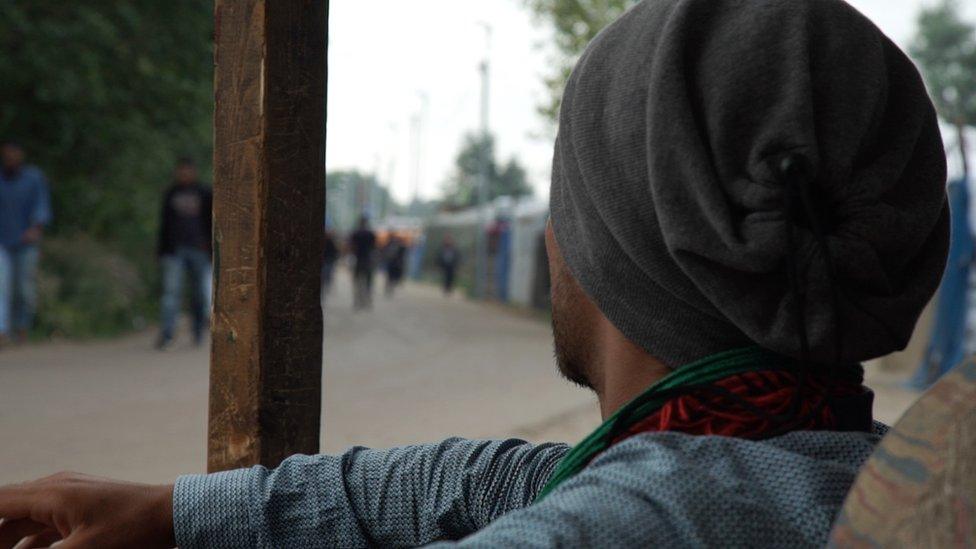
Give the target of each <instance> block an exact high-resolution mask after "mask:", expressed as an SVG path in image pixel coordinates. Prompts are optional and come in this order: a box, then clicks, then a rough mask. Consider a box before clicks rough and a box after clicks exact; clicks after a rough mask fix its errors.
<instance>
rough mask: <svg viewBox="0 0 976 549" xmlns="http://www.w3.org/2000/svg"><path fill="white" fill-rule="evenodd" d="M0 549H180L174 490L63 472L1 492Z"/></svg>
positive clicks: (167, 487) (9, 487) (6, 488)
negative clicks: (53, 548)
mask: <svg viewBox="0 0 976 549" xmlns="http://www.w3.org/2000/svg"><path fill="white" fill-rule="evenodd" d="M0 519H2V522H0V549H11V548H13V547H14V546H15V545H17V544H18V543H20V542H21V541H22V540H23V542H24V545H20V546H18V549H24V548H33V547H47V546H49V545H51V544H52V543H54V542H55V541H57V540H63V541H61V543H60V544H58V545H57V547H58V548H59V549H83V548H84V549H87V548H89V547H97V548H101V549H122V548H128V547H139V548H146V549H152V548H155V547H159V548H169V547H173V546H175V545H176V540H175V539H174V532H173V486H172V485H167V486H153V485H149V484H135V483H130V482H119V481H114V480H108V479H101V478H96V477H90V476H86V475H79V474H75V473H59V474H57V475H54V476H50V477H47V478H43V479H41V480H36V481H33V482H26V483H24V484H14V485H11V486H4V487H0Z"/></svg>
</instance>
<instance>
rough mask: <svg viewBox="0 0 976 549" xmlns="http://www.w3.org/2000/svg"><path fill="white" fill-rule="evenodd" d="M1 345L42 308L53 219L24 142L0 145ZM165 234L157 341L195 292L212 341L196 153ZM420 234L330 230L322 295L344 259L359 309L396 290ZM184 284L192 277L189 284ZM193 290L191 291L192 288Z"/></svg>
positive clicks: (451, 278)
mask: <svg viewBox="0 0 976 549" xmlns="http://www.w3.org/2000/svg"><path fill="white" fill-rule="evenodd" d="M0 163H2V169H0V348H2V347H4V346H8V345H10V344H12V343H22V342H24V341H26V340H27V337H28V334H29V332H30V329H31V327H32V326H33V322H34V317H35V313H36V309H37V274H38V266H39V260H40V255H41V253H40V249H41V241H42V238H43V236H44V231H45V229H46V228H47V227H48V226H49V225H50V223H51V221H52V217H53V216H52V208H51V195H50V189H49V186H48V181H47V179H46V177H45V176H44V173H43V172H42V171H41V170H40V169H39V168H38V167H36V166H33V165H31V164H28V163H27V162H26V154H25V151H24V148H23V146H22V145H21V144H20V143H18V142H15V141H5V142H3V143H2V145H0ZM161 204H162V211H161V214H160V227H159V239H158V242H157V246H156V251H157V255H158V259H159V269H160V281H161V291H160V294H159V304H160V325H159V326H160V328H159V336H158V339H157V340H156V348H157V349H160V350H165V349H167V348H169V347H171V346H172V344H173V342H174V340H175V337H176V332H177V324H178V320H179V316H180V312H181V309H182V305H183V303H182V302H183V298H184V295H186V294H188V295H189V301H190V317H191V334H190V335H191V338H192V341H193V343H194V344H196V345H202V344H204V343H205V341H206V335H207V329H208V327H209V324H210V311H211V300H212V291H213V285H212V281H213V263H212V249H211V234H212V230H213V214H212V212H213V193H212V191H211V189H210V187H209V186H207V185H205V184H204V183H202V182H201V180H200V174H199V170H198V168H197V165H196V164H195V162H194V161H193V160H192V159H189V158H183V159H180V160H179V161H178V162H177V163H176V166H175V168H174V170H173V182H172V184H170V185H169V186H168V187H167V188H166V190H165V191H164V193H163V196H162V202H161ZM416 239H417V234H416V233H412V232H408V231H398V230H395V229H386V230H378V231H377V230H374V229H373V228H372V227H371V226H370V221H369V218H368V217H367V216H366V215H364V216H363V217H362V218H361V219H360V221H359V224H358V226H357V228H356V229H355V230H353V231H351V232H350V233H349V234H348V235H347V236H346V238H345V239H344V240H342V239H340V238H339V236H338V235H337V234H336V231H334V230H333V229H330V228H327V229H326V230H325V246H324V249H323V253H322V271H321V272H322V295H323V298H325V297H326V296H327V295H328V294H329V292H330V289H331V287H332V285H333V280H334V276H335V272H336V269H337V267H338V266H339V265H340V264H341V263H342V262H343V261H344V260H345V261H346V262H348V264H349V265H350V268H351V272H352V280H353V286H354V291H353V308H354V309H355V310H364V309H369V308H371V307H372V304H373V286H374V278H375V277H376V274H377V272H378V271H382V272H384V273H385V274H386V286H385V289H384V291H385V294H386V296H388V297H393V295H394V294H395V292H396V290H397V288H398V287H399V286H400V285H401V283H402V281H403V279H404V277H405V275H406V273H407V267H408V257H409V255H410V253H411V252H412V251H414V250H415V244H416ZM436 254H437V256H436V263H437V265H438V267H439V269H440V271H441V273H442V287H443V290H444V293H445V295H450V294H451V293H452V292H453V291H454V286H455V281H456V274H457V269H458V266H459V265H460V264H461V253H460V251H459V250H458V249H457V246H456V245H455V242H454V239H453V238H452V237H451V236H450V235H448V236H446V237H444V240H443V242H442V243H441V244H440V246H439V248H438V249H437V251H436ZM184 284H187V285H186V286H184ZM186 290H188V291H186Z"/></svg>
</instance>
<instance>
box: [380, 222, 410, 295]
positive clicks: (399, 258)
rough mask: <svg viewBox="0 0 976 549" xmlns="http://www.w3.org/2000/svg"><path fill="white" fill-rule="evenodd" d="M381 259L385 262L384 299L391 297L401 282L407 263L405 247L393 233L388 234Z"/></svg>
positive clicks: (401, 239)
mask: <svg viewBox="0 0 976 549" xmlns="http://www.w3.org/2000/svg"><path fill="white" fill-rule="evenodd" d="M383 259H384V260H385V261H386V297H393V293H394V292H395V291H396V288H397V286H399V285H400V282H402V281H403V271H404V269H405V266H406V262H407V245H406V243H405V242H404V241H403V238H401V237H400V235H398V234H396V233H395V232H390V241H389V242H388V243H387V244H386V247H385V248H384V249H383Z"/></svg>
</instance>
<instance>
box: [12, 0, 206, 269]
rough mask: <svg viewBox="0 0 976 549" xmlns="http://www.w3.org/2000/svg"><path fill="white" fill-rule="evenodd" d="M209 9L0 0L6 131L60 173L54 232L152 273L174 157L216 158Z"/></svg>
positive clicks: (104, 0)
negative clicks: (93, 243) (213, 154)
mask: <svg viewBox="0 0 976 549" xmlns="http://www.w3.org/2000/svg"><path fill="white" fill-rule="evenodd" d="M212 19H213V6H212V3H211V2H209V1H206V0H168V1H166V2H158V1H155V0H133V1H127V2H116V1H112V0H88V1H84V2H64V1H63V0H5V1H3V2H0V74H2V75H3V85H0V136H3V137H5V138H8V139H16V140H18V141H20V142H22V143H23V144H24V146H25V148H26V150H27V153H28V161H29V162H31V163H34V164H37V165H38V166H40V167H41V168H42V169H43V170H44V171H45V172H46V173H47V175H48V177H49V179H50V180H51V188H52V198H53V203H54V208H55V222H54V226H53V227H52V231H53V232H54V233H55V235H54V236H56V237H57V238H61V239H63V238H69V239H70V238H74V237H75V236H84V237H86V238H91V239H94V240H95V241H97V242H98V243H99V246H95V247H92V249H106V250H110V251H112V253H113V254H114V253H117V252H120V253H121V254H122V257H124V258H126V259H127V260H129V261H131V262H133V264H134V265H136V266H137V267H139V269H140V270H141V271H142V272H143V273H144V274H146V275H148V274H150V273H152V270H153V269H152V266H153V263H152V255H153V251H154V250H153V248H154V245H153V243H154V236H155V232H156V223H157V219H158V212H159V208H160V200H161V197H160V194H161V192H162V189H163V187H164V186H165V185H166V184H168V183H169V181H170V176H171V172H172V168H173V164H174V161H175V159H176V158H177V157H179V156H184V155H189V156H192V157H193V158H195V159H197V160H198V161H199V162H201V164H202V165H203V168H206V167H207V166H209V161H210V160H209V159H210V155H211V150H212V148H211V147H212V145H211V141H212V129H211V114H212V104H213V99H212V95H213V92H212V87H213V84H212V83H213V76H212V73H213V56H212V53H211V51H212V45H211V44H212V34H213V28H212V26H213V23H212ZM202 172H203V173H207V170H206V169H203V170H202Z"/></svg>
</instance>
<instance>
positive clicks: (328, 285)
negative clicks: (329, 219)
mask: <svg viewBox="0 0 976 549" xmlns="http://www.w3.org/2000/svg"><path fill="white" fill-rule="evenodd" d="M335 238H336V237H335V232H334V231H333V230H332V229H326V230H325V245H324V246H323V248H322V298H323V299H324V298H325V297H326V296H328V295H329V290H331V289H332V279H333V276H334V275H335V265H336V262H337V261H338V260H339V246H337V245H336V240H335Z"/></svg>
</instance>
